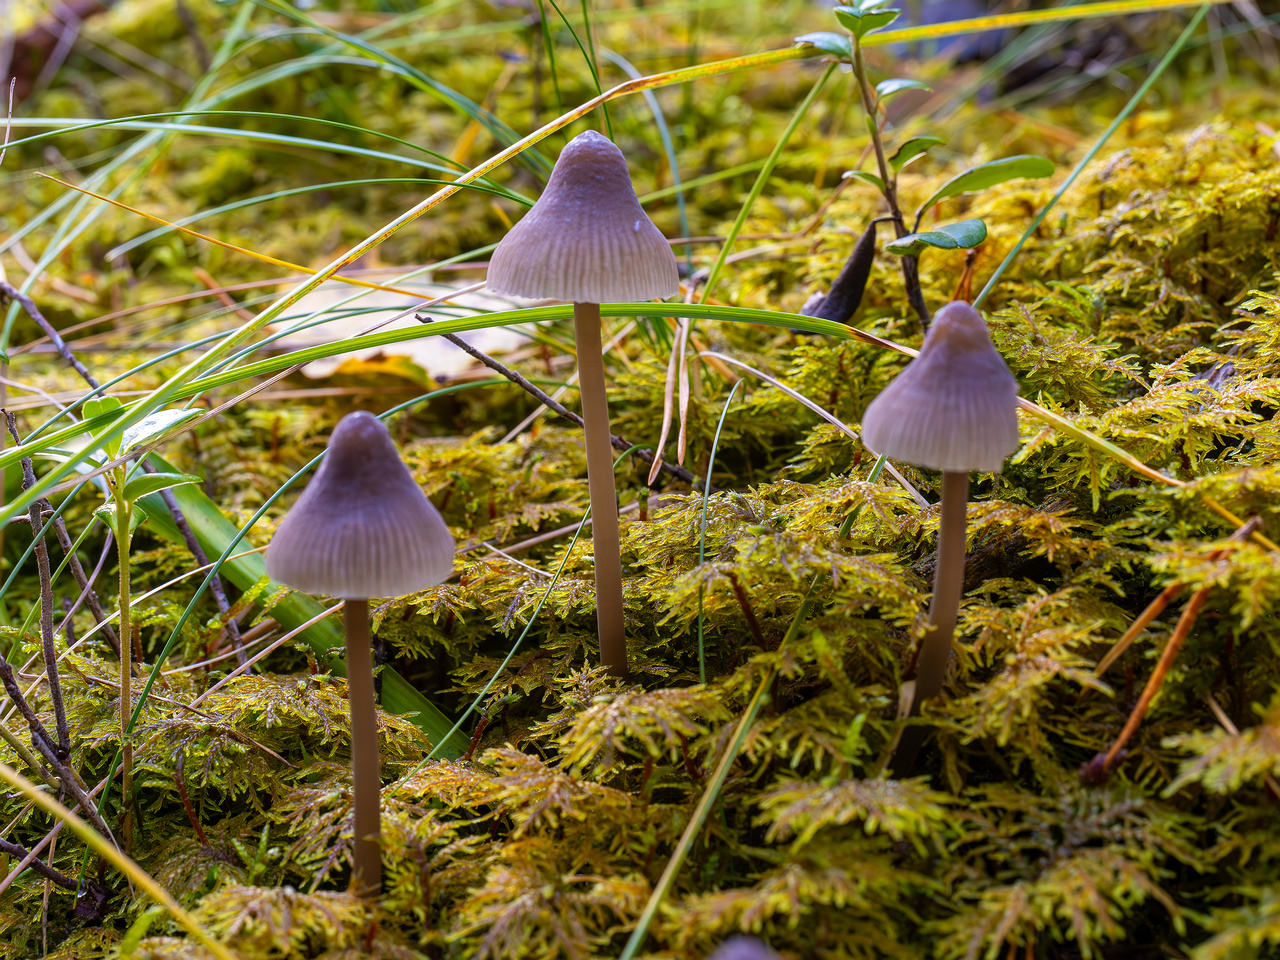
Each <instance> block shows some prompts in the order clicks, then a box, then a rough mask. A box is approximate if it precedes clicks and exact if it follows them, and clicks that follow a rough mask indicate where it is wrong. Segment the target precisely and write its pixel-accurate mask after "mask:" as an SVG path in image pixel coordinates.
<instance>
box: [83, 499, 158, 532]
mask: <svg viewBox="0 0 1280 960" xmlns="http://www.w3.org/2000/svg"><path fill="white" fill-rule="evenodd" d="M93 515H94V516H95V517H97V518H98V519H99V520H101V521H102V522H103V523H105V524H106V525H107V526H108V527H110V528H111V532H112V533H114V534H115V535H116V539H117V540H120V539H121V537H120V527H119V524H118V522H117V514H116V505H115V504H114V503H104V504H103V505H102V506H100V507H98V509H96V510H94V511H93ZM146 521H147V511H145V510H143V509H142V507H140V506H138V505H137V504H136V503H135V504H134V505H133V509H132V510H130V511H129V532H130V533H132V532H133V531H134V530H136V529H138V525H139V524H141V523H146Z"/></svg>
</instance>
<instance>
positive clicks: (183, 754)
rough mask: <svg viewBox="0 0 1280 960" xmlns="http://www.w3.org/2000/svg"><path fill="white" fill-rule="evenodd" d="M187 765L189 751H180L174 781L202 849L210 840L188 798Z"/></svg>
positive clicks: (174, 769)
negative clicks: (184, 774)
mask: <svg viewBox="0 0 1280 960" xmlns="http://www.w3.org/2000/svg"><path fill="white" fill-rule="evenodd" d="M186 763H187V751H186V750H179V751H178V762H177V764H176V766H174V768H173V780H174V783H176V784H177V785H178V796H179V797H180V798H181V799H182V809H183V810H185V811H187V819H188V820H190V821H191V827H192V829H194V830H195V832H196V837H198V838H199V840H200V845H201V846H202V847H207V846H208V845H209V838H208V837H206V836H205V835H204V828H203V827H201V826H200V820H199V819H198V818H197V817H196V808H195V807H193V806H192V805H191V798H190V797H189V796H187V782H186V779H185V778H184V777H183V776H182V768H183V767H184V766H186Z"/></svg>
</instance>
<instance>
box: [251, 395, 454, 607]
mask: <svg viewBox="0 0 1280 960" xmlns="http://www.w3.org/2000/svg"><path fill="white" fill-rule="evenodd" d="M453 554H454V543H453V536H452V535H451V534H450V533H449V528H448V527H447V526H446V525H445V522H444V518H443V517H441V516H440V512H439V511H438V510H436V508H435V507H433V506H432V505H431V501H429V500H428V499H427V497H426V494H424V493H423V492H422V488H421V487H419V486H418V484H417V481H415V480H414V479H413V475H412V474H411V473H410V472H409V468H408V467H406V466H405V465H404V462H403V461H402V460H401V459H400V455H399V454H398V453H397V452H396V448H395V444H394V443H392V442H391V435H390V434H389V433H387V428H386V426H385V425H384V424H383V422H382V421H381V420H379V419H378V418H377V417H375V416H373V415H372V414H370V413H365V412H363V411H360V412H357V413H352V414H348V415H347V416H345V417H343V418H342V421H341V422H340V423H339V424H338V426H337V427H336V428H335V429H334V431H333V436H332V437H330V438H329V452H328V455H327V456H326V457H325V458H324V461H323V462H322V463H321V464H320V469H319V470H318V471H317V472H316V475H315V477H314V478H313V479H312V481H311V483H310V484H308V485H307V489H306V490H304V491H303V493H302V496H300V497H299V498H298V501H297V503H295V504H294V505H293V509H292V510H290V511H289V513H288V515H287V516H285V518H284V519H283V520H282V521H281V522H280V526H279V527H278V528H277V529H276V534H275V536H274V537H273V538H272V539H271V545H270V546H268V547H267V554H266V561H267V574H268V575H269V576H270V577H271V578H272V579H274V580H278V581H280V582H281V583H283V584H286V585H288V586H290V587H294V588H295V589H298V590H304V591H306V592H307V593H322V594H328V595H329V596H333V597H343V598H346V599H350V600H358V599H367V598H368V597H399V596H403V595H404V594H406V593H413V592H414V591H415V590H421V589H423V588H424V587H430V586H432V585H434V584H437V583H443V582H444V581H445V580H447V579H448V578H449V574H450V573H451V572H452V571H453Z"/></svg>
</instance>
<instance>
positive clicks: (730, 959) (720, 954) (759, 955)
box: [707, 937, 779, 960]
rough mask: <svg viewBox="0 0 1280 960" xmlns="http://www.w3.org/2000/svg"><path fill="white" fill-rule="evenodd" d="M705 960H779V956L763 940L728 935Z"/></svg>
mask: <svg viewBox="0 0 1280 960" xmlns="http://www.w3.org/2000/svg"><path fill="white" fill-rule="evenodd" d="M707 960H779V957H778V954H777V953H775V952H774V951H773V949H772V948H771V947H770V946H769V945H768V944H767V943H765V942H764V941H763V940H758V939H756V938H755V937H730V938H729V939H728V940H726V941H725V942H724V943H722V944H720V946H719V947H717V948H716V952H715V953H713V954H711V956H710V957H708V958H707Z"/></svg>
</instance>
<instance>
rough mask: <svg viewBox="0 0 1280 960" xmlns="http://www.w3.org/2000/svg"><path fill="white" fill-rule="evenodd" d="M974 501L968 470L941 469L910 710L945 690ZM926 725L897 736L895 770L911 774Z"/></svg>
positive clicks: (913, 712)
mask: <svg viewBox="0 0 1280 960" xmlns="http://www.w3.org/2000/svg"><path fill="white" fill-rule="evenodd" d="M968 503H969V474H968V473H967V472H959V471H953V470H945V471H943V474H942V517H941V522H940V523H939V525H938V562H937V565H936V566H935V567H934V570H933V599H932V600H931V601H930V603H929V628H928V630H926V631H925V635H924V638H923V639H922V640H921V641H920V656H919V658H918V659H917V660H916V683H915V690H914V692H913V695H912V699H911V711H910V714H909V716H912V717H915V716H919V714H920V707H921V705H922V704H923V703H924V701H926V700H929V699H931V698H933V697H936V696H937V695H938V693H939V692H940V691H941V690H942V679H943V677H944V676H945V675H946V672H947V663H948V661H950V659H951V641H952V638H953V637H954V636H955V632H956V617H957V616H958V615H959V613H960V595H961V594H962V593H963V592H964V553H965V508H966V507H967V506H968ZM925 733H926V728H924V727H907V728H906V729H905V730H904V731H903V733H902V739H901V740H899V741H898V747H897V749H896V750H895V751H894V755H893V762H892V764H891V766H892V769H893V772H894V775H895V776H899V777H903V776H909V775H910V772H911V768H912V766H913V765H914V764H915V759H916V754H917V753H918V752H919V750H920V746H921V744H923V743H924V738H925Z"/></svg>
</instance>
